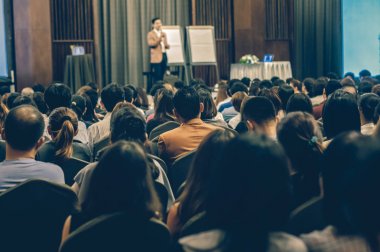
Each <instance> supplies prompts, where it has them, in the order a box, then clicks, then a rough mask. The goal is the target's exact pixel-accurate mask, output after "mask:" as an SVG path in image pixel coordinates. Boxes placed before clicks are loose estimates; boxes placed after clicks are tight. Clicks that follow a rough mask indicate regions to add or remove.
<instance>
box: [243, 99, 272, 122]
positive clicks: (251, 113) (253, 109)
mask: <svg viewBox="0 0 380 252" xmlns="http://www.w3.org/2000/svg"><path fill="white" fill-rule="evenodd" d="M242 112H243V113H242V118H243V120H244V121H247V120H251V121H254V122H255V123H257V124H259V125H261V124H265V123H267V122H269V121H272V120H275V119H276V109H275V107H274V105H273V103H272V102H271V101H270V100H269V99H268V98H266V97H251V98H249V99H248V100H247V101H246V102H245V103H244V106H243V111H242Z"/></svg>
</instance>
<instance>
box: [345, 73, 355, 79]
mask: <svg viewBox="0 0 380 252" xmlns="http://www.w3.org/2000/svg"><path fill="white" fill-rule="evenodd" d="M343 77H344V78H347V77H351V79H353V80H354V81H355V74H354V73H353V72H347V73H345V74H344V76H343Z"/></svg>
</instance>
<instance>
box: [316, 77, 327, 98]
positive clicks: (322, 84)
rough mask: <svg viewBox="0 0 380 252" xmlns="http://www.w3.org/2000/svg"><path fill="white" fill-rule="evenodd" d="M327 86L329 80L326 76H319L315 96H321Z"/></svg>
mask: <svg viewBox="0 0 380 252" xmlns="http://www.w3.org/2000/svg"><path fill="white" fill-rule="evenodd" d="M326 86H327V80H326V79H325V78H318V79H317V80H316V81H315V85H314V92H313V94H314V96H320V95H322V94H323V90H324V89H325V88H326Z"/></svg>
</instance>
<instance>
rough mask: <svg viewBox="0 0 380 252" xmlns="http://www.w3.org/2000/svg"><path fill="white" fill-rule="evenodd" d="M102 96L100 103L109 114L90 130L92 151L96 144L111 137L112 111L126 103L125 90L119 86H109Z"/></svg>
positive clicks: (89, 137)
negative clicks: (123, 102)
mask: <svg viewBox="0 0 380 252" xmlns="http://www.w3.org/2000/svg"><path fill="white" fill-rule="evenodd" d="M100 96H101V102H100V103H101V105H102V106H103V107H104V108H105V109H106V111H107V114H106V115H105V116H104V119H103V120H102V121H100V122H97V123H95V124H93V125H91V126H90V127H89V128H88V140H89V146H90V149H92V147H93V146H94V143H96V142H98V141H99V140H101V139H103V138H105V137H107V136H109V134H110V121H111V114H112V110H113V108H114V107H115V105H116V104H117V103H119V102H122V101H124V90H123V88H121V87H119V86H118V85H117V84H114V83H113V84H108V85H107V86H105V87H104V88H103V90H102V93H101V95H100Z"/></svg>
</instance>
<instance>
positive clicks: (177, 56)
mask: <svg viewBox="0 0 380 252" xmlns="http://www.w3.org/2000/svg"><path fill="white" fill-rule="evenodd" d="M162 30H163V31H164V32H165V33H166V36H167V40H168V44H169V46H170V48H169V49H167V50H166V55H167V56H168V64H169V65H185V56H184V50H183V39H182V32H181V27H180V26H162Z"/></svg>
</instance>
